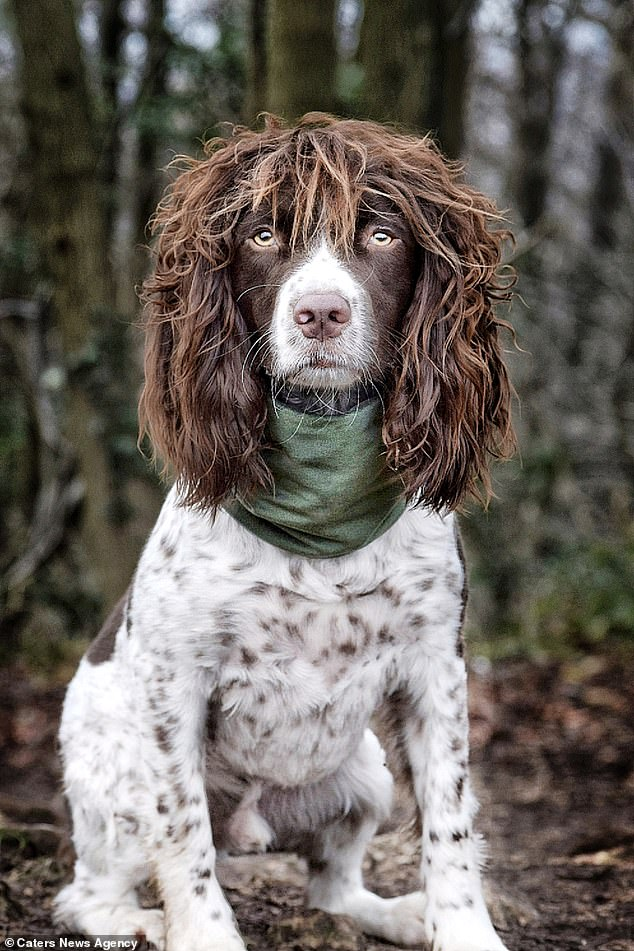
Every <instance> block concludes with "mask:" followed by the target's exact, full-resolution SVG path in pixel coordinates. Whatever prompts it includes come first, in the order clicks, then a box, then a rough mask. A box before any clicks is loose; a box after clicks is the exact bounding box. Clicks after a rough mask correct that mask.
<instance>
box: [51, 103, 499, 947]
mask: <svg viewBox="0 0 634 951" xmlns="http://www.w3.org/2000/svg"><path fill="white" fill-rule="evenodd" d="M206 154H207V157H206V158H205V159H203V160H202V161H191V162H188V165H187V167H186V168H185V170H183V171H182V173H181V174H180V175H179V176H178V177H177V178H176V180H175V181H174V183H173V185H172V187H171V189H170V190H169V191H168V193H167V196H166V197H165V199H164V201H163V202H162V204H161V205H160V206H159V210H158V213H157V218H156V228H157V231H158V232H159V237H158V240H157V249H156V266H155V269H154V272H153V275H152V276H151V277H150V279H149V280H148V282H147V285H146V291H145V296H146V302H147V351H146V381H145V389H144V392H143V396H142V401H141V413H142V420H143V425H144V427H145V429H146V430H147V431H148V432H149V433H150V436H151V438H152V440H153V444H154V446H155V448H156V451H157V453H158V454H160V455H161V456H162V457H163V458H164V459H165V460H166V462H167V464H168V465H170V466H171V467H172V469H173V471H174V473H175V476H176V481H175V485H174V487H173V489H172V490H171V491H170V493H169V495H168V497H167V500H166V502H165V504H164V507H163V510H162V512H161V514H160V517H159V519H158V522H157V524H156V527H155V529H154V531H153V533H152V535H151V536H150V539H149V541H148V543H147V546H146V548H145V551H144V552H143V555H142V557H141V560H140V563H139V566H138V570H137V572H136V575H135V577H134V581H133V582H132V584H131V586H130V589H129V591H128V593H127V594H126V595H125V597H124V598H123V599H122V601H121V602H120V604H119V605H118V606H117V608H116V610H115V611H114V613H113V614H112V616H111V617H110V619H109V620H108V622H107V623H106V625H105V627H104V629H103V631H102V633H101V635H100V636H99V638H98V639H97V640H96V641H95V642H94V643H93V645H92V646H91V647H90V649H89V650H88V653H87V654H86V656H85V658H84V659H83V661H82V662H81V664H80V667H79V670H78V671H77V674H76V676H75V678H74V680H73V681H72V683H71V685H70V687H69V690H68V695H67V698H66V703H65V707H64V713H63V721H62V727H61V743H62V752H63V760H64V765H65V783H66V793H67V796H68V799H69V802H70V805H71V809H72V817H73V824H74V842H75V847H76V852H77V861H76V865H75V877H74V880H73V882H72V883H71V884H69V885H67V886H66V887H65V888H64V889H63V891H62V892H61V893H60V895H59V896H58V898H57V902H56V915H57V920H58V921H59V922H63V923H64V924H66V925H67V926H68V927H71V928H73V929H78V930H80V931H82V932H85V933H92V934H95V933H100V934H140V933H142V934H144V935H146V936H147V939H148V940H149V941H150V942H152V943H153V944H155V945H156V946H157V947H158V948H165V949H167V951H244V948H245V946H244V943H243V941H242V939H241V937H240V935H239V932H238V928H237V925H236V921H235V918H234V915H233V913H232V910H231V908H230V906H229V904H228V902H227V899H226V898H225V896H224V894H223V892H222V891H221V889H220V887H219V885H218V882H217V879H216V875H215V867H214V863H215V856H216V851H217V850H226V851H229V852H243V851H264V850H266V849H268V848H273V849H291V850H295V851H297V852H298V853H299V854H301V855H303V856H305V857H306V859H307V866H308V886H307V901H308V905H309V906H310V907H313V908H320V909H324V910H325V911H328V912H331V913H335V914H345V915H349V916H351V917H352V918H353V919H354V920H355V921H356V922H357V924H358V926H359V928H360V929H363V930H364V931H366V932H368V933H369V934H372V935H377V936H379V937H380V938H383V939H384V940H387V941H390V942H393V943H394V944H396V945H407V946H412V945H414V946H428V945H430V946H431V947H432V948H433V949H435V951H501V949H503V947H504V946H503V944H502V942H501V941H500V939H499V938H498V936H497V935H496V933H495V931H494V929H493V927H492V925H491V922H490V919H489V915H488V912H487V909H486V907H485V903H484V900H483V898H482V892H481V886H480V870H479V865H480V850H479V847H478V840H477V838H476V837H475V836H474V833H473V830H472V819H473V816H474V813H475V809H476V803H475V799H474V796H473V794H472V792H471V789H470V785H469V778H468V766H467V759H468V738H467V731H468V726H467V700H466V675H465V662H464V659H463V644H462V635H461V627H462V622H463V616H464V610H465V598H466V594H465V574H464V566H463V559H462V553H461V547H460V541H459V537H458V533H457V529H456V525H455V521H454V517H453V515H452V511H453V510H454V509H456V507H457V506H458V505H459V504H460V502H461V500H463V499H464V498H465V496H466V495H469V494H471V495H473V494H476V495H477V494H478V493H479V494H480V495H481V496H486V495H487V494H488V493H489V488H490V486H489V481H488V477H487V460H488V457H489V456H490V455H494V456H504V455H507V454H508V453H509V452H510V451H511V449H512V443H513V436H512V431H511V424H510V418H509V402H510V385H509V382H508V378H507V375H506V371H505V369H504V365H503V362H502V357H501V346H500V342H499V340H498V331H499V329H500V326H501V325H503V324H504V322H503V321H501V320H500V319H499V318H497V317H496V316H495V315H494V313H493V305H494V304H495V303H496V301H500V300H507V299H508V297H509V294H510V292H509V288H508V282H505V281H504V280H502V279H500V278H498V277H497V276H496V269H497V267H498V265H499V262H500V246H501V243H502V240H503V238H504V232H502V231H499V230H497V231H496V230H493V231H491V230H488V225H489V224H490V223H491V222H492V221H495V219H496V214H495V210H494V208H493V206H492V205H491V203H490V202H489V201H488V200H486V199H485V198H484V197H483V196H481V195H479V194H478V193H476V192H474V191H472V190H471V189H470V188H468V187H467V186H465V185H464V184H463V183H462V182H461V180H460V177H459V173H458V170H457V169H456V168H455V167H452V166H449V165H448V164H447V163H446V162H445V161H444V160H443V159H442V157H441V156H440V154H439V153H438V151H437V150H436V149H435V147H434V146H433V145H432V144H431V143H430V142H429V141H428V140H427V139H418V138H414V137H409V136H405V135H402V134H398V133H396V132H393V131H390V130H388V129H386V128H383V127H380V126H378V125H375V124H373V123H368V122H358V121H352V120H335V119H332V118H330V117H327V116H323V115H319V114H312V115H309V116H306V117H305V118H304V120H302V121H301V122H300V123H299V125H298V126H297V127H295V128H291V129H287V128H284V127H283V126H282V125H281V123H280V122H279V121H278V120H275V119H273V118H271V117H270V118H269V119H268V120H267V127H266V129H265V130H264V131H262V132H249V131H246V130H243V129H239V130H237V131H236V132H235V133H234V135H233V137H231V138H229V139H228V140H217V141H213V142H211V143H209V145H208V146H207V152H206ZM380 709H383V710H384V711H387V716H386V720H388V721H389V722H390V724H391V732H392V739H395V740H396V744H395V745H396V746H397V747H398V749H399V750H400V753H401V754H402V758H403V760H404V762H405V772H406V774H407V776H408V777H409V778H410V780H411V784H412V788H413V792H414V794H415V798H416V802H417V806H418V812H419V814H420V824H421V830H422V860H421V867H420V882H421V884H420V891H417V892H414V893H413V894H410V895H405V896H402V897H398V898H389V899H386V898H381V897H379V896H378V895H375V894H373V893H372V892H370V891H368V890H367V889H366V888H365V887H364V885H363V881H362V873H361V863H362V859H363V855H364V851H365V849H366V846H367V845H368V843H369V841H370V839H371V838H372V836H373V834H374V833H375V831H376V829H377V827H378V825H379V823H380V822H381V821H382V820H383V819H384V818H385V817H386V816H387V815H388V812H389V810H390V800H391V794H392V785H393V783H392V775H391V773H390V771H389V770H388V767H387V766H386V762H385V756H384V753H383V750H382V748H381V746H380V744H379V740H378V739H377V737H376V735H375V734H374V732H373V731H372V724H373V722H374V721H373V716H374V715H375V713H377V711H378V710H380ZM149 877H153V878H154V879H155V880H156V882H157V883H158V887H159V889H160V894H161V896H162V898H163V904H164V910H159V909H147V908H141V907H140V905H139V901H138V897H137V893H136V887H137V886H138V885H139V884H140V883H142V882H143V881H144V880H145V879H147V878H149Z"/></svg>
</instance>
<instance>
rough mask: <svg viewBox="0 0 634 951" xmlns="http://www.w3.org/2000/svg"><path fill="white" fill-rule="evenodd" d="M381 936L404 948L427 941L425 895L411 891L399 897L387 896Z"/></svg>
mask: <svg viewBox="0 0 634 951" xmlns="http://www.w3.org/2000/svg"><path fill="white" fill-rule="evenodd" d="M383 901H384V903H385V904H384V906H383V909H384V919H383V922H382V923H381V928H380V935H379V936H380V937H382V938H384V939H385V940H386V941H390V942H391V943H392V944H396V945H400V946H401V947H404V948H409V947H412V946H416V947H418V946H420V945H422V944H424V942H425V896H424V895H423V893H422V892H411V893H410V894H409V895H401V896H400V897H399V898H385V899H383Z"/></svg>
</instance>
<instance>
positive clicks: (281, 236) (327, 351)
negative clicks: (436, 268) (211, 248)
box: [231, 204, 419, 388]
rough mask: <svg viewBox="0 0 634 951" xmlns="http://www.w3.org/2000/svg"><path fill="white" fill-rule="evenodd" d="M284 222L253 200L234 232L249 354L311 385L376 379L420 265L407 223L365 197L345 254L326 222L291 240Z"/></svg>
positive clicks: (234, 267)
mask: <svg viewBox="0 0 634 951" xmlns="http://www.w3.org/2000/svg"><path fill="white" fill-rule="evenodd" d="M287 221H288V217H287V216H285V215H283V214H281V215H280V214H278V215H277V216H276V220H275V223H274V222H273V216H272V215H271V212H270V211H269V210H262V209H260V210H258V211H256V212H249V213H248V214H245V215H244V217H243V219H242V220H241V222H240V224H239V227H238V229H237V232H236V238H235V241H236V244H235V254H234V258H233V261H232V264H231V282H232V286H233V292H234V295H235V299H236V302H237V304H238V307H239V309H240V312H241V313H242V315H243V317H244V319H245V322H246V325H247V327H248V328H249V331H250V332H251V334H252V335H253V337H254V339H253V342H252V344H251V349H250V353H249V357H248V360H249V362H250V363H252V364H253V365H254V366H255V367H263V368H264V369H265V370H266V371H267V372H268V373H269V374H270V375H271V376H273V377H274V378H277V379H281V380H284V381H285V382H290V383H293V384H298V385H300V386H304V387H311V388H323V387H341V386H348V385H350V384H353V383H355V382H357V381H359V380H362V379H363V380H367V379H371V380H375V379H379V378H381V377H382V376H383V375H384V373H385V371H386V369H387V368H388V367H389V366H390V365H392V364H393V363H394V362H395V361H396V359H397V355H398V350H399V346H400V345H401V344H402V339H403V338H402V334H401V332H400V328H401V326H402V320H403V316H404V314H405V313H406V311H407V308H408V307H409V305H410V303H411V300H412V296H413V294H414V288H415V285H416V278H417V274H418V267H419V264H418V259H419V254H418V247H417V245H416V242H415V240H414V236H413V235H412V232H411V229H410V228H409V226H408V224H407V222H406V221H404V219H403V218H402V216H401V215H399V213H398V212H397V211H396V210H395V209H390V208H389V207H388V206H387V205H384V206H383V208H381V207H380V205H378V204H377V205H376V206H375V207H371V206H370V205H366V206H365V207H364V208H363V211H362V212H361V213H360V215H359V217H358V220H357V222H356V226H355V231H354V238H353V241H352V242H351V253H348V254H346V255H345V256H344V254H342V253H341V252H339V253H338V252H337V251H336V250H335V249H334V248H333V246H332V244H331V242H330V241H329V238H328V235H327V234H326V233H325V232H324V231H321V232H318V233H317V234H315V235H313V236H312V237H311V239H310V240H309V241H308V242H307V243H306V244H302V245H300V246H297V245H296V244H293V242H292V236H291V233H290V228H289V227H288V225H287Z"/></svg>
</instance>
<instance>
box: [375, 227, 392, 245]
mask: <svg viewBox="0 0 634 951" xmlns="http://www.w3.org/2000/svg"><path fill="white" fill-rule="evenodd" d="M392 241H394V238H393V236H392V235H391V234H389V232H387V231H383V230H382V229H381V228H378V229H377V230H376V231H373V232H372V234H371V235H370V244H375V245H376V246H377V247H379V248H387V247H388V245H390V244H392Z"/></svg>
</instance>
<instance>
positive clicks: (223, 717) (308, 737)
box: [212, 593, 394, 785]
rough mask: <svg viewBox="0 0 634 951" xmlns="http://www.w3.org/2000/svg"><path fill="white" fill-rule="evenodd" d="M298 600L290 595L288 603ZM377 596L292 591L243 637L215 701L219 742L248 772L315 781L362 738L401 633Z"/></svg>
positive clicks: (230, 654)
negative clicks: (349, 600)
mask: <svg viewBox="0 0 634 951" xmlns="http://www.w3.org/2000/svg"><path fill="white" fill-rule="evenodd" d="M291 601H292V603H290V602H291ZM372 613H373V612H372V610H371V606H370V605H369V604H368V605H363V604H359V603H353V604H343V603H342V604H334V605H321V606H316V605H315V604H311V603H310V602H308V601H306V600H304V599H302V598H300V597H292V596H291V595H290V593H287V594H286V604H285V605H284V609H283V610H282V611H280V612H279V613H277V612H276V610H275V605H274V604H271V610H270V611H268V612H260V613H259V614H258V613H257V612H256V614H255V616H254V618H253V627H252V629H251V631H250V633H249V637H248V639H245V640H242V639H240V638H237V639H236V642H235V644H234V646H233V647H232V648H231V649H230V650H229V651H228V652H227V655H226V659H225V662H224V663H223V665H222V673H221V677H220V683H219V685H218V689H217V690H216V692H215V695H214V699H213V704H212V731H213V733H214V738H213V739H214V743H215V745H216V749H217V752H219V753H220V754H221V755H222V756H223V757H224V758H225V759H226V760H227V761H228V762H229V763H230V765H231V766H232V767H233V768H234V769H236V770H238V771H239V772H241V773H245V772H246V773H248V774H250V775H253V776H257V777H258V778H261V779H264V780H267V781H271V782H275V783H278V784H282V785H294V784H298V783H305V782H312V781H315V780H318V779H320V778H322V777H323V776H324V775H327V774H328V773H329V772H332V771H333V770H334V769H336V768H337V767H338V766H339V765H340V764H341V762H342V761H343V760H344V759H345V757H346V756H347V755H349V754H350V753H351V752H352V751H353V750H354V749H355V748H356V746H357V745H358V743H359V740H360V737H361V735H362V733H363V730H364V729H365V727H366V726H367V725H368V721H369V719H370V717H371V715H372V712H373V711H374V709H375V708H376V706H377V704H378V701H379V698H380V695H381V693H382V691H383V690H384V688H385V682H386V677H387V675H388V673H389V667H390V657H391V655H392V650H391V642H393V641H394V635H393V634H392V633H391V629H390V628H389V627H388V625H387V624H386V623H382V624H377V622H376V618H373V617H372Z"/></svg>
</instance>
